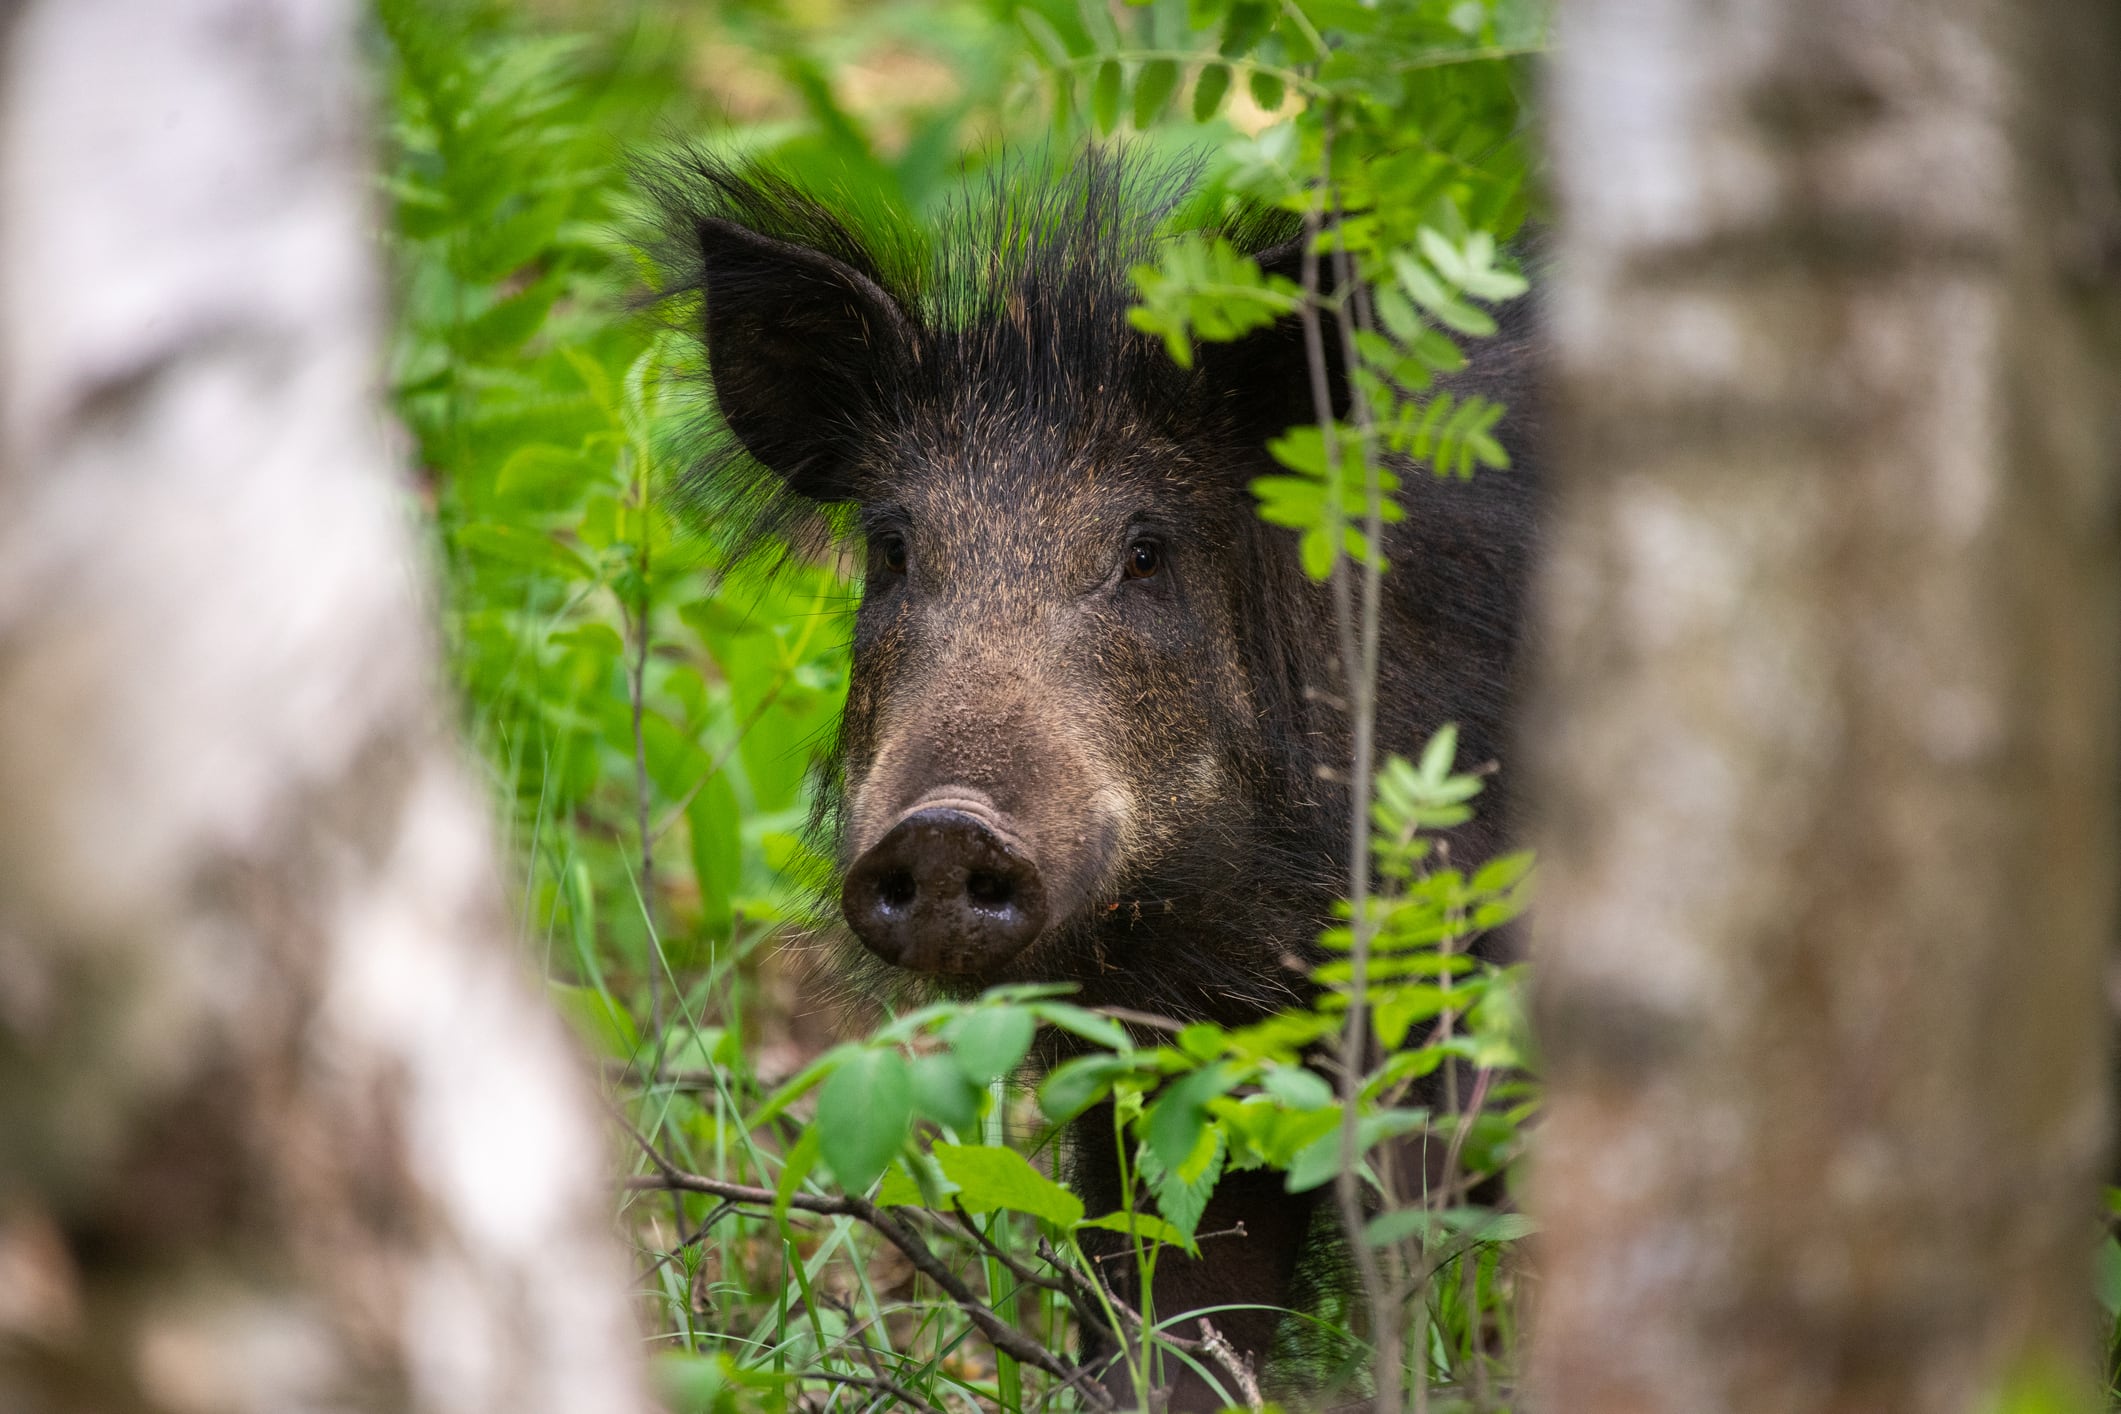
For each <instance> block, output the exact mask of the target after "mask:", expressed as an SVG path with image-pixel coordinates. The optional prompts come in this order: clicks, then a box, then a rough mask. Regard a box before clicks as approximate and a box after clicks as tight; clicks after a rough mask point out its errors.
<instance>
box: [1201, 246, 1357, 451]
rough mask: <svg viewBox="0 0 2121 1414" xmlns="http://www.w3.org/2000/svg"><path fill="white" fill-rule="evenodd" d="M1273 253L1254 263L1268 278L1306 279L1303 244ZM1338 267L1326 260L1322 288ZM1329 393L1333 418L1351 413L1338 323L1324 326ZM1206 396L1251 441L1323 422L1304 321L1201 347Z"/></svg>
mask: <svg viewBox="0 0 2121 1414" xmlns="http://www.w3.org/2000/svg"><path fill="white" fill-rule="evenodd" d="M1305 239H1306V237H1303V236H1298V237H1297V238H1296V239H1294V240H1292V241H1284V242H1282V243H1281V244H1280V245H1277V246H1270V247H1269V248H1267V249H1266V250H1263V251H1260V252H1258V253H1257V254H1256V255H1254V256H1253V259H1254V260H1257V261H1258V262H1259V268H1260V271H1261V273H1263V274H1267V275H1280V276H1282V277H1284V278H1285V279H1289V280H1301V279H1302V276H1303V254H1304V241H1305ZM1332 270H1333V267H1332V265H1331V263H1330V262H1329V261H1328V260H1327V259H1325V258H1324V257H1321V258H1320V260H1319V277H1320V280H1321V282H1324V281H1326V280H1330V279H1331V278H1332ZM1321 332H1322V333H1323V334H1324V335H1325V340H1324V342H1325V353H1326V388H1327V391H1328V393H1329V395H1330V396H1331V398H1332V402H1333V415H1334V416H1335V417H1344V416H1346V415H1347V411H1348V380H1347V376H1346V373H1345V372H1344V371H1343V368H1342V359H1341V356H1340V339H1339V336H1338V331H1337V330H1336V329H1335V328H1334V327H1333V323H1332V320H1331V319H1327V320H1326V321H1325V324H1324V327H1323V328H1322V330H1321ZM1196 349H1197V362H1198V363H1199V365H1200V370H1201V380H1202V383H1203V385H1204V387H1205V390H1206V393H1207V396H1208V397H1209V399H1210V400H1211V401H1212V402H1213V403H1214V404H1215V405H1216V407H1217V409H1218V411H1219V412H1220V414H1221V415H1222V416H1223V417H1224V418H1225V419H1227V423H1228V425H1230V426H1231V427H1232V428H1233V430H1235V431H1236V432H1237V433H1238V435H1239V436H1241V437H1243V438H1245V439H1246V440H1248V441H1254V442H1265V441H1267V440H1268V439H1269V438H1272V437H1277V436H1279V435H1281V434H1282V433H1283V432H1285V431H1287V430H1288V429H1289V428H1291V427H1295V426H1297V425H1299V424H1302V423H1310V422H1316V421H1318V410H1317V401H1316V400H1315V399H1314V398H1313V397H1312V395H1311V365H1310V361H1309V359H1308V357H1307V356H1306V354H1305V352H1304V330H1303V321H1302V320H1300V319H1298V318H1296V317H1295V316H1293V315H1292V316H1290V317H1289V318H1287V319H1283V320H1279V321H1277V322H1276V323H1274V324H1271V325H1269V326H1267V327H1266V328H1264V329H1262V330H1260V331H1259V332H1257V333H1255V334H1247V335H1246V336H1245V337H1244V338H1242V339H1234V340H1232V341H1230V342H1229V343H1221V344H1217V343H1207V342H1203V343H1201V344H1199V345H1197V346H1196Z"/></svg>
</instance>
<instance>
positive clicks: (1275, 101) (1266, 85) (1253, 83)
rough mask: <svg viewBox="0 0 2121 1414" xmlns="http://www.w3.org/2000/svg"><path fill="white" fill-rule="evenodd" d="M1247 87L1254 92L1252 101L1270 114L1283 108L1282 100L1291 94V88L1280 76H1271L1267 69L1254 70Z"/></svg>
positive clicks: (1247, 81)
mask: <svg viewBox="0 0 2121 1414" xmlns="http://www.w3.org/2000/svg"><path fill="white" fill-rule="evenodd" d="M1246 86H1247V87H1249V88H1250V89H1251V90H1252V101H1253V102H1254V103H1257V104H1258V105H1259V106H1260V107H1261V108H1264V109H1265V110H1266V111H1267V112H1269V113H1272V112H1274V111H1275V110H1276V109H1278V108H1280V107H1281V101H1282V99H1283V98H1284V97H1286V96H1287V95H1288V92H1289V86H1288V85H1287V84H1286V83H1284V82H1282V77H1281V75H1280V74H1270V73H1268V72H1267V71H1266V70H1265V69H1254V70H1253V71H1252V73H1251V76H1250V77H1249V78H1248V79H1247V80H1246Z"/></svg>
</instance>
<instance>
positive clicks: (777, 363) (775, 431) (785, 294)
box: [697, 217, 914, 501]
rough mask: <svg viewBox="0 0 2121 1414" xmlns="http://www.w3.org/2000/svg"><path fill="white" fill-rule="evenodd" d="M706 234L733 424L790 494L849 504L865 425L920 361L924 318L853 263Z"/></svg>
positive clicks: (709, 294) (706, 277)
mask: <svg viewBox="0 0 2121 1414" xmlns="http://www.w3.org/2000/svg"><path fill="white" fill-rule="evenodd" d="M697 231H698V238H699V251H700V268H701V286H702V289H703V291H704V293H705V295H706V305H707V316H706V324H707V327H706V335H707V361H708V366H709V367H710V369H711V370H712V372H713V377H714V397H715V402H716V404H717V405H718V406H719V407H720V408H721V412H722V420H723V421H724V422H726V423H727V424H728V425H729V430H730V431H731V432H732V433H734V434H736V438H737V440H738V441H740V442H742V443H743V444H744V449H745V450H746V451H748V452H750V453H751V455H752V456H754V457H756V458H758V460H759V462H760V463H761V464H762V465H764V466H765V467H766V468H767V469H768V470H770V471H772V472H773V473H775V474H776V475H777V476H779V477H780V478H781V480H782V481H784V482H785V483H786V484H787V486H788V489H789V490H791V491H793V492H795V493H796V494H797V495H799V496H806V497H809V498H810V499H812V500H816V501H839V500H846V499H848V498H849V497H850V496H851V495H852V494H853V485H852V482H853V473H854V462H855V459H856V457H857V455H858V453H859V450H860V442H861V438H862V434H863V429H864V428H865V427H866V426H867V425H868V423H869V421H870V418H871V416H872V415H873V414H875V413H876V412H878V411H879V410H880V405H881V403H882V401H883V399H884V398H885V397H886V392H885V390H886V389H888V388H889V387H890V386H891V384H892V382H893V381H894V380H895V379H896V378H897V377H898V376H899V375H900V374H901V373H902V372H903V371H904V369H905V366H906V364H907V362H908V361H910V360H911V358H912V356H913V343H914V328H913V323H912V321H911V320H909V319H908V318H907V317H906V313H905V311H904V310H902V309H901V308H899V305H898V302H897V301H896V300H894V299H892V297H891V296H890V295H889V294H888V293H886V292H885V290H884V289H883V288H882V287H881V286H880V285H878V284H877V282H876V281H875V280H873V279H871V278H870V277H869V276H867V275H865V274H863V273H862V272H861V271H859V270H856V269H855V268H854V267H853V266H851V265H848V264H847V263H846V262H845V261H842V260H839V259H836V258H834V257H833V256H830V255H826V254H824V253H823V252H821V251H816V250H812V249H810V248H809V247H807V246H800V245H794V244H791V243H789V242H787V241H779V240H775V239H773V238H771V237H769V236H762V235H760V234H758V233H757V232H756V231H752V230H749V229H747V228H745V227H743V226H740V225H738V224H736V223H735V222H733V221H725V220H722V219H720V218H718V217H705V218H702V219H701V220H700V222H699V224H698V227H697Z"/></svg>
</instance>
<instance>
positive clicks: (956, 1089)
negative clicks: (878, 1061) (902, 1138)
mask: <svg viewBox="0 0 2121 1414" xmlns="http://www.w3.org/2000/svg"><path fill="white" fill-rule="evenodd" d="M908 1075H909V1077H910V1078H911V1080H912V1083H913V1107H914V1109H916V1110H917V1111H919V1112H920V1113H921V1114H924V1115H926V1116H927V1117H928V1118H930V1119H932V1120H934V1121H935V1122H936V1123H937V1124H942V1125H948V1126H949V1127H950V1128H951V1129H954V1130H956V1131H957V1132H958V1133H960V1134H965V1133H969V1132H970V1131H971V1129H972V1126H974V1125H975V1124H977V1123H979V1105H980V1098H981V1096H982V1094H983V1093H984V1092H983V1091H982V1090H981V1089H980V1088H979V1086H978V1085H976V1084H974V1083H973V1082H971V1081H969V1080H967V1079H966V1078H965V1073H964V1072H963V1071H962V1070H961V1069H959V1068H958V1063H957V1061H956V1060H955V1059H953V1058H952V1057H950V1056H915V1057H914V1058H913V1063H912V1065H911V1066H910V1067H909V1068H908Z"/></svg>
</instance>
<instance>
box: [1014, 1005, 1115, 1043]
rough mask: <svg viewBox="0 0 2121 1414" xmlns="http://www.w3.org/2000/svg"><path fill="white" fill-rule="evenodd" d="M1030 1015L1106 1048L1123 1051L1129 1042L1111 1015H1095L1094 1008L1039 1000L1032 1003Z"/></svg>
mask: <svg viewBox="0 0 2121 1414" xmlns="http://www.w3.org/2000/svg"><path fill="white" fill-rule="evenodd" d="M1031 1014H1032V1015H1033V1016H1036V1017H1037V1018H1038V1019H1039V1020H1040V1021H1043V1022H1045V1023H1046V1024H1047V1025H1048V1026H1058V1027H1059V1028H1060V1029H1061V1030H1063V1031H1072V1032H1074V1033H1075V1034H1076V1035H1078V1036H1080V1037H1082V1038H1083V1039H1084V1040H1086V1041H1089V1042H1090V1043H1092V1044H1093V1045H1098V1046H1103V1047H1104V1048H1105V1049H1106V1050H1108V1051H1124V1050H1126V1049H1127V1048H1128V1046H1129V1045H1130V1044H1131V1043H1130V1042H1129V1040H1128V1038H1127V1029H1126V1028H1125V1027H1124V1026H1121V1025H1120V1024H1119V1023H1118V1022H1116V1021H1114V1020H1113V1019H1112V1018H1111V1017H1109V1016H1099V1015H1098V1014H1097V1013H1096V1012H1094V1011H1087V1010H1085V1009H1084V1008H1082V1007H1079V1006H1071V1005H1070V1004H1068V1003H1067V1002H1039V1003H1036V1004H1035V1005H1033V1006H1032V1008H1031Z"/></svg>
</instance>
